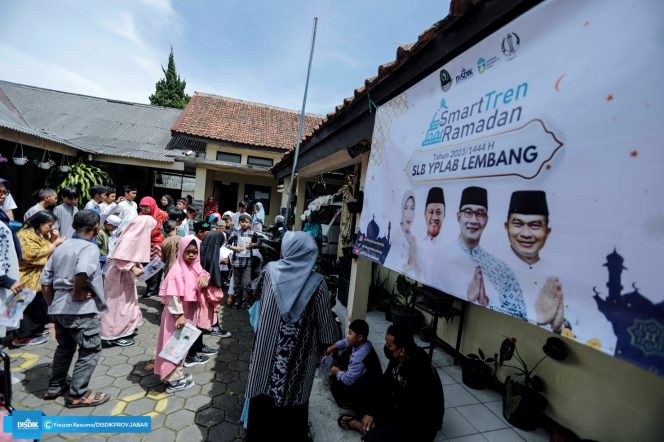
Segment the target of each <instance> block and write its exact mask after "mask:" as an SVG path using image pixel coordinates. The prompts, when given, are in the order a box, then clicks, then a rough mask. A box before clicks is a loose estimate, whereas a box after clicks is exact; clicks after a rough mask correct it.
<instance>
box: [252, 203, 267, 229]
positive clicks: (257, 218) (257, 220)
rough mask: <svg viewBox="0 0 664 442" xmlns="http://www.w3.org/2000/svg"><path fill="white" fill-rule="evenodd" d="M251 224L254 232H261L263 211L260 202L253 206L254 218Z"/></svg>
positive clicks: (263, 217) (263, 222)
mask: <svg viewBox="0 0 664 442" xmlns="http://www.w3.org/2000/svg"><path fill="white" fill-rule="evenodd" d="M251 223H252V224H253V229H254V232H262V231H263V224H265V209H263V203H261V202H260V201H259V202H257V203H256V204H255V205H254V216H253V218H252V220H251Z"/></svg>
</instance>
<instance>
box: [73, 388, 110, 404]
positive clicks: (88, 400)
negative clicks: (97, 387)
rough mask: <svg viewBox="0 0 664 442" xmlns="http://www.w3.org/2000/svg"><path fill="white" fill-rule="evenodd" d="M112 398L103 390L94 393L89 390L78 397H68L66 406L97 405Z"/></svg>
mask: <svg viewBox="0 0 664 442" xmlns="http://www.w3.org/2000/svg"><path fill="white" fill-rule="evenodd" d="M110 398H111V396H109V395H108V394H106V393H102V392H101V391H98V392H97V393H95V394H94V395H93V394H92V391H90V390H88V391H86V392H85V394H84V395H83V396H81V397H80V398H78V399H68V400H67V401H66V402H65V406H66V407H67V408H82V407H96V406H97V405H101V404H103V403H106V402H108V400H109V399H110Z"/></svg>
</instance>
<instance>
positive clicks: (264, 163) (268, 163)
mask: <svg viewBox="0 0 664 442" xmlns="http://www.w3.org/2000/svg"><path fill="white" fill-rule="evenodd" d="M247 164H248V165H250V166H260V167H272V165H273V164H274V160H273V159H272V158H261V157H252V156H249V157H248V158H247Z"/></svg>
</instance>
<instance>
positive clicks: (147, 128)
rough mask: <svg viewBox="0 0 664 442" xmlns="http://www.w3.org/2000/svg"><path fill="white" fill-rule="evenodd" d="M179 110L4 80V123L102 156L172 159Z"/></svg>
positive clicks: (0, 106)
mask: <svg viewBox="0 0 664 442" xmlns="http://www.w3.org/2000/svg"><path fill="white" fill-rule="evenodd" d="M181 113H182V111H181V110H180V109H171V108H166V107H160V106H150V105H146V104H138V103H129V102H124V101H116V100H109V99H105V98H97V97H90V96H86V95H79V94H72V93H68V92H61V91H54V90H51V89H43V88H38V87H34V86H27V85H22V84H16V83H10V82H7V81H0V127H6V128H8V129H12V130H15V131H18V132H21V133H25V134H29V135H34V136H37V137H40V138H44V139H47V140H50V141H54V142H56V143H61V144H64V145H67V146H69V147H73V148H75V149H78V150H81V151H83V152H88V153H93V154H98V155H109V156H115V157H125V158H138V159H145V160H152V161H162V162H173V157H172V152H170V151H167V150H166V146H167V145H168V143H169V142H170V140H171V131H170V128H171V126H172V125H173V123H174V122H175V121H176V120H177V118H178V117H179V116H180V114H181Z"/></svg>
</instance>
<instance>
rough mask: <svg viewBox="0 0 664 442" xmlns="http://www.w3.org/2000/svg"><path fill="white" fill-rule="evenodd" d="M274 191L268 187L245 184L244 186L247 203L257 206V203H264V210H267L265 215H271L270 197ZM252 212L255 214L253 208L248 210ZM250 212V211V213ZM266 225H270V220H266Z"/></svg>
mask: <svg viewBox="0 0 664 442" xmlns="http://www.w3.org/2000/svg"><path fill="white" fill-rule="evenodd" d="M271 193H272V189H271V188H270V187H267V186H255V185H253V184H245V186H244V198H245V200H247V202H251V204H255V203H257V202H261V203H263V209H265V215H269V214H270V195H271ZM248 209H249V210H251V212H250V213H253V209H254V208H253V206H252V207H249V208H248ZM249 210H248V211H249ZM265 223H266V224H270V223H269V222H268V220H267V219H266V220H265Z"/></svg>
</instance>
